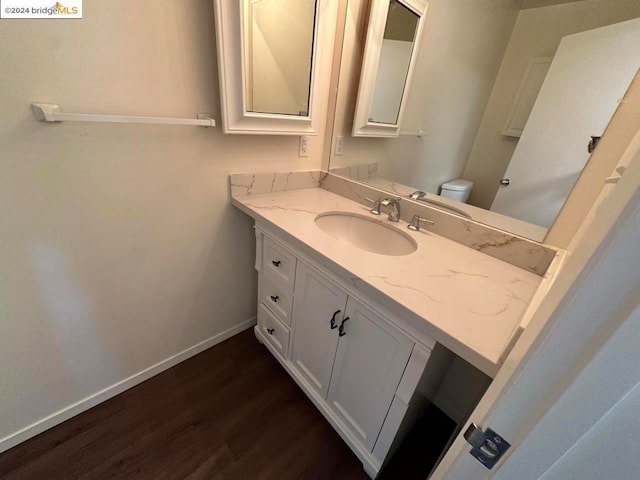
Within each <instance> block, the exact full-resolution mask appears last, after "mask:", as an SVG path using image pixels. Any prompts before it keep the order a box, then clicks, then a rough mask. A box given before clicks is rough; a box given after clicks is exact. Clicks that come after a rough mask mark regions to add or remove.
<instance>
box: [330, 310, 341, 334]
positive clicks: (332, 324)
mask: <svg viewBox="0 0 640 480" xmlns="http://www.w3.org/2000/svg"><path fill="white" fill-rule="evenodd" d="M339 313H340V310H336V312H335V313H334V314H333V316H332V317H331V321H330V322H329V325H331V330H333V329H335V328H338V326H337V325H336V315H338V314H339ZM343 323H344V320H343Z"/></svg>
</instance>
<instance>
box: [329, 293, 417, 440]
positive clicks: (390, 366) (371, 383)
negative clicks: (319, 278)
mask: <svg viewBox="0 0 640 480" xmlns="http://www.w3.org/2000/svg"><path fill="white" fill-rule="evenodd" d="M340 330H341V335H342V336H341V337H340V342H339V343H338V352H337V354H336V360H335V364H334V366H333V375H332V377H331V385H330V387H329V396H328V398H327V401H328V403H329V405H330V407H331V408H332V409H333V411H334V412H335V413H336V415H337V416H338V417H340V418H341V419H342V421H343V422H344V423H345V424H346V425H347V426H348V427H349V428H350V430H351V431H352V432H353V433H355V434H356V436H358V439H359V440H360V441H361V442H362V443H363V445H365V446H366V447H367V448H368V449H369V450H370V451H371V450H373V446H374V444H375V442H376V439H377V437H378V433H379V432H380V428H381V427H382V423H383V422H384V419H385V416H386V415H387V412H388V410H389V406H390V405H391V402H392V400H393V395H394V393H395V391H396V389H397V387H398V383H400V379H401V378H402V374H403V372H404V369H405V367H406V365H407V362H408V360H409V356H410V355H411V350H412V349H413V342H412V341H411V340H409V339H408V338H407V337H405V336H404V335H402V334H401V333H400V332H398V331H397V330H396V329H395V328H393V327H392V326H391V325H390V324H389V322H388V321H387V320H385V319H384V318H383V317H381V316H380V315H378V314H377V313H376V312H374V311H373V310H371V309H370V308H368V307H366V306H364V305H363V304H362V303H360V302H359V301H357V300H355V299H354V298H353V297H349V302H348V303H347V311H346V316H345V318H344V323H343V324H342V328H341V329H340Z"/></svg>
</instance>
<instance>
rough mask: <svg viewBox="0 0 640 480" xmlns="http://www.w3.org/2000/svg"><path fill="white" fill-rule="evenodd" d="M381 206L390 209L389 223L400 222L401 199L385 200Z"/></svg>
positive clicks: (381, 201) (381, 202)
mask: <svg viewBox="0 0 640 480" xmlns="http://www.w3.org/2000/svg"><path fill="white" fill-rule="evenodd" d="M380 205H382V206H383V207H389V217H388V218H389V221H390V222H397V221H399V220H400V199H399V198H391V197H389V198H385V199H384V200H380Z"/></svg>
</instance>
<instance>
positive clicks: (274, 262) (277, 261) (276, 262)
mask: <svg viewBox="0 0 640 480" xmlns="http://www.w3.org/2000/svg"><path fill="white" fill-rule="evenodd" d="M271 263H273V266H274V267H276V268H278V267H279V266H280V264H281V263H282V262H281V261H280V260H271Z"/></svg>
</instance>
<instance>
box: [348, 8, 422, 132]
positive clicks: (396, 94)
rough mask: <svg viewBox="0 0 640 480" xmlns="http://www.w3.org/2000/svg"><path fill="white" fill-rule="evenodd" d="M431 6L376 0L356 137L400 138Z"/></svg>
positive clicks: (355, 119) (370, 25)
mask: <svg viewBox="0 0 640 480" xmlns="http://www.w3.org/2000/svg"><path fill="white" fill-rule="evenodd" d="M426 8H427V5H426V3H424V2H419V1H415V0H414V1H411V0H409V1H407V0H373V1H372V3H371V15H370V19H369V28H368V30H367V39H366V45H365V51H364V58H363V62H362V73H361V75H360V85H359V87H358V99H357V103H356V111H355V116H354V122H353V136H354V137H397V136H398V132H399V125H400V122H401V121H402V113H403V110H404V109H403V107H404V101H405V99H406V95H405V93H406V92H407V91H408V90H409V88H410V86H411V77H412V75H411V74H412V71H413V68H412V67H413V64H414V63H415V58H416V56H417V45H418V43H419V41H420V33H421V31H422V20H421V19H422V17H423V15H424V13H425V11H426Z"/></svg>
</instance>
